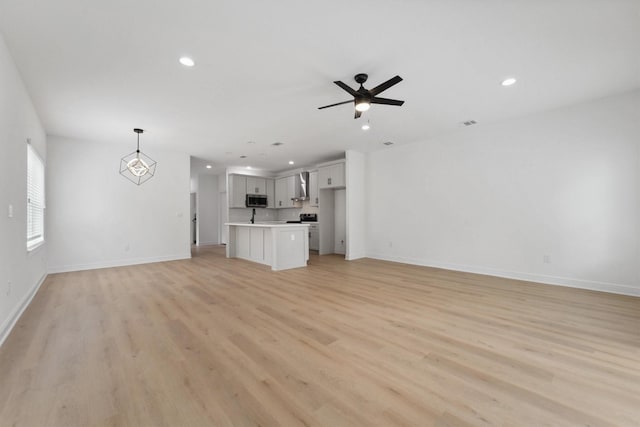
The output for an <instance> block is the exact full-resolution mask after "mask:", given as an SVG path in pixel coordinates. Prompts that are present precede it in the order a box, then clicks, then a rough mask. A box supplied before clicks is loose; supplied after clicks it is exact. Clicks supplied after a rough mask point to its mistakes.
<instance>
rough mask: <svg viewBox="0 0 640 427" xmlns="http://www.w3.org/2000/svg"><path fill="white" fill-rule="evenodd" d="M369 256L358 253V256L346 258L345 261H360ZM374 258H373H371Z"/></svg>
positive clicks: (352, 255) (353, 255)
mask: <svg viewBox="0 0 640 427" xmlns="http://www.w3.org/2000/svg"><path fill="white" fill-rule="evenodd" d="M366 257H367V256H366V255H365V254H364V253H358V254H351V255H350V256H349V255H347V256H345V258H344V259H346V260H347V261H354V260H356V259H360V258H366ZM370 258H373V257H370Z"/></svg>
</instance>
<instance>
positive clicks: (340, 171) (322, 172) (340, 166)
mask: <svg viewBox="0 0 640 427" xmlns="http://www.w3.org/2000/svg"><path fill="white" fill-rule="evenodd" d="M318 181H319V182H318V187H319V188H321V189H322V188H343V187H344V186H345V180H344V163H335V164H333V165H328V166H323V167H321V168H319V169H318Z"/></svg>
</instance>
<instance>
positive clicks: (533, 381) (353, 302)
mask: <svg viewBox="0 0 640 427" xmlns="http://www.w3.org/2000/svg"><path fill="white" fill-rule="evenodd" d="M310 264H311V265H310V266H309V267H308V268H304V269H297V270H290V271H284V272H278V273H273V272H271V271H270V270H269V269H268V267H266V266H262V265H258V264H253V263H250V262H246V261H242V260H237V259H232V260H228V259H225V258H224V249H223V248H221V247H210V248H205V249H201V250H199V251H197V252H196V253H195V254H194V258H193V259H192V260H186V261H174V262H165V263H157V264H147V265H142V266H133V267H121V268H110V269H102V270H93V271H85V272H76V273H64V274H54V275H50V276H49V277H48V279H47V280H46V282H45V283H44V284H43V286H42V288H41V289H40V291H39V293H38V294H37V295H36V297H35V299H34V300H33V303H32V304H31V306H30V307H29V308H28V310H27V311H26V312H25V314H24V315H23V317H22V319H21V320H20V321H19V323H18V324H17V326H16V328H15V329H14V331H13V333H12V334H11V336H10V337H9V338H8V339H7V341H6V343H5V344H4V345H3V347H2V348H1V349H0V425H1V426H2V427H4V426H14V425H15V426H29V427H31V426H34V427H40V426H136V427H138V426H231V425H233V426H331V427H334V426H440V427H442V426H472V425H473V426H479V425H496V426H497V425H499V426H502V425H509V426H546V425H548V426H576V425H581V426H634V425H640V298H633V297H625V296H619V295H611V294H604V293H597V292H590V291H583V290H577V289H570V288H562V287H554V286H544V285H539V284H533V283H526V282H518V281H514V280H508V279H500V278H494V277H488V276H479V275H473V274H466V273H457V272H451V271H445V270H438V269H431V268H423V267H416V266H409V265H403V264H394V263H388V262H381V261H374V260H368V259H364V260H358V261H352V262H346V261H344V260H343V259H340V258H339V257H335V256H323V257H318V256H312V258H311V261H310Z"/></svg>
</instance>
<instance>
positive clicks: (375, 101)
mask: <svg viewBox="0 0 640 427" xmlns="http://www.w3.org/2000/svg"><path fill="white" fill-rule="evenodd" d="M371 103H372V104H385V105H398V106H400V105H402V104H404V101H398V100H397V99H387V98H378V97H373V98H371Z"/></svg>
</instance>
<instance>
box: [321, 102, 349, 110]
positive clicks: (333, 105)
mask: <svg viewBox="0 0 640 427" xmlns="http://www.w3.org/2000/svg"><path fill="white" fill-rule="evenodd" d="M351 103H353V101H344V102H338V103H337V104H331V105H325V106H324V107H318V110H322V109H323V108H329V107H335V106H336V105H342V104H351Z"/></svg>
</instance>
